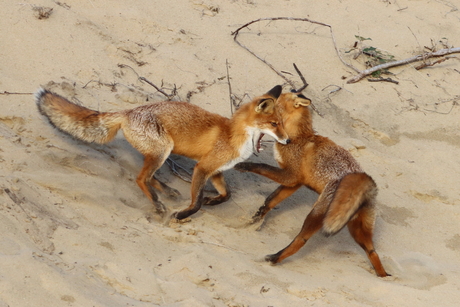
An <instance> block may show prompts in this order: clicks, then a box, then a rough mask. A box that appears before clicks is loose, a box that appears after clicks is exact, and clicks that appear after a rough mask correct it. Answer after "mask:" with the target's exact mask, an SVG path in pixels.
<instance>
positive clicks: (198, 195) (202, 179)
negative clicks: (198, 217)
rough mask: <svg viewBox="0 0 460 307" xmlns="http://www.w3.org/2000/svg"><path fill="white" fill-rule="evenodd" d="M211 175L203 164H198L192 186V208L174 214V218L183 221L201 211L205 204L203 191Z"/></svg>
mask: <svg viewBox="0 0 460 307" xmlns="http://www.w3.org/2000/svg"><path fill="white" fill-rule="evenodd" d="M209 173H210V172H207V171H205V169H204V168H203V167H202V166H201V162H198V163H197V164H196V166H195V169H194V170H193V176H192V184H191V191H192V193H191V194H192V195H191V198H192V202H191V204H190V206H188V207H187V208H185V209H184V210H181V211H178V212H176V213H174V214H173V218H176V219H178V220H182V219H185V218H186V217H189V216H190V215H192V214H194V213H195V212H197V211H198V210H200V208H201V205H202V204H203V190H204V186H205V184H206V180H207V179H208V177H209V175H208V174H209Z"/></svg>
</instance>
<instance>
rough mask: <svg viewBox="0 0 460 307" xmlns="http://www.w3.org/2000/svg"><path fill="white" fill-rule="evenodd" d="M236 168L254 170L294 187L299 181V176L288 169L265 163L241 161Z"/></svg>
mask: <svg viewBox="0 0 460 307" xmlns="http://www.w3.org/2000/svg"><path fill="white" fill-rule="evenodd" d="M234 168H235V169H236V170H238V171H240V172H252V173H256V174H259V175H262V176H264V177H267V178H268V179H271V180H273V181H275V182H277V183H279V184H282V185H284V186H286V187H293V186H295V185H297V184H298V183H299V180H298V178H297V177H296V176H295V175H294V174H293V172H291V171H289V170H288V169H283V168H279V167H275V166H271V165H268V164H264V163H252V162H240V163H238V164H236V165H235V166H234Z"/></svg>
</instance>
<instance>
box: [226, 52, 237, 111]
mask: <svg viewBox="0 0 460 307" xmlns="http://www.w3.org/2000/svg"><path fill="white" fill-rule="evenodd" d="M225 65H226V66H227V83H228V97H229V98H230V112H231V113H232V114H233V107H234V106H235V99H233V94H232V84H231V83H230V74H229V72H228V59H225Z"/></svg>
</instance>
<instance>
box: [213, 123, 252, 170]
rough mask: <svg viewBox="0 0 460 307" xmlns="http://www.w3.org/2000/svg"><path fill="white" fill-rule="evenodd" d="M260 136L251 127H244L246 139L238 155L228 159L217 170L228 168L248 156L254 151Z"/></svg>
mask: <svg viewBox="0 0 460 307" xmlns="http://www.w3.org/2000/svg"><path fill="white" fill-rule="evenodd" d="M259 136H260V131H259V130H258V129H256V128H253V127H247V128H246V139H245V141H244V143H243V144H242V145H241V147H240V149H239V156H238V157H237V158H235V159H233V160H230V161H228V162H227V163H225V164H224V165H222V166H221V167H220V168H219V169H218V171H219V172H223V171H226V170H228V169H231V168H232V167H234V166H235V164H237V163H240V162H243V161H244V160H246V159H247V158H249V157H250V156H251V155H252V153H253V152H254V146H255V145H256V144H257V141H258V139H259Z"/></svg>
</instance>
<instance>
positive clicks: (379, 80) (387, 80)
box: [367, 78, 399, 84]
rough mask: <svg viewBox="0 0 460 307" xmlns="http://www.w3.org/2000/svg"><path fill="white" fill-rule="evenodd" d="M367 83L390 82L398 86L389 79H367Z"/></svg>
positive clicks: (396, 82) (394, 81)
mask: <svg viewBox="0 0 460 307" xmlns="http://www.w3.org/2000/svg"><path fill="white" fill-rule="evenodd" d="M367 81H369V82H391V83H394V84H399V82H398V81H396V80H393V79H391V78H375V79H367Z"/></svg>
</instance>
